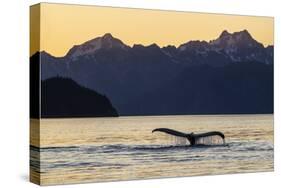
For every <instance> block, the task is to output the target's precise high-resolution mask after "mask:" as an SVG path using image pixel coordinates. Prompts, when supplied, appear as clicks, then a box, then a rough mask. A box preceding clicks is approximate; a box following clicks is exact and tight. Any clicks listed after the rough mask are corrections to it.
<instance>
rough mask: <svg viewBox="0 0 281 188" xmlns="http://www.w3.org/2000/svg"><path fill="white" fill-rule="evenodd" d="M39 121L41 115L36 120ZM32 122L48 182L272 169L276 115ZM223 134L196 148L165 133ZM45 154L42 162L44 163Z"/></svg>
mask: <svg viewBox="0 0 281 188" xmlns="http://www.w3.org/2000/svg"><path fill="white" fill-rule="evenodd" d="M32 121H35V120H32ZM32 121H31V129H40V145H39V144H38V142H36V140H37V141H38V139H39V137H38V135H37V136H36V135H31V147H30V149H31V151H30V154H31V161H30V164H31V172H32V174H35V175H36V176H39V174H40V177H41V184H43V185H51V184H68V183H86V182H102V181H116V180H132V179H150V178H164V177H182V176H196V175H215V174H225V173H245V172H261V171H272V170H273V168H274V164H273V158H274V147H273V144H274V143H273V115H221V116H216V115H210V116H150V117H118V118H79V119H78V118H77V119H75V118H74V119H73V118H70V119H42V120H40V127H38V125H37V124H36V123H34V122H32ZM160 127H162V128H171V129H175V130H179V131H182V132H194V133H201V132H207V131H221V132H223V133H224V134H225V136H226V139H225V140H226V145H221V144H218V145H205V146H203V145H200V146H195V147H190V146H189V145H188V144H187V143H188V142H183V141H182V140H179V139H176V138H175V137H173V136H169V135H166V134H165V133H160V132H154V133H152V132H151V131H152V130H153V129H155V128H160ZM39 158H40V161H41V163H40V165H39Z"/></svg>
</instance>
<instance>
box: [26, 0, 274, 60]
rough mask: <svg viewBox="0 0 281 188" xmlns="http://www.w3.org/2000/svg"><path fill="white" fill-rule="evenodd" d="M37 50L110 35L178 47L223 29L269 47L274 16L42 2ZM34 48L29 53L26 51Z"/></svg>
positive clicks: (62, 50) (64, 48) (59, 52)
mask: <svg viewBox="0 0 281 188" xmlns="http://www.w3.org/2000/svg"><path fill="white" fill-rule="evenodd" d="M40 6H41V7H40V8H41V16H40V17H41V30H40V32H41V33H40V34H41V43H40V51H43V50H44V51H47V52H48V53H50V54H52V55H54V56H58V57H59V56H64V55H65V54H66V53H67V52H68V50H69V49H70V48H72V47H73V46H74V45H79V44H82V43H84V42H86V41H88V40H91V39H93V38H96V37H99V36H103V35H104V34H105V33H111V34H112V35H113V36H114V37H115V38H118V39H120V40H122V41H123V42H124V43H125V44H127V45H129V46H132V45H133V44H142V45H145V46H146V45H150V44H152V43H156V44H157V45H159V46H161V47H163V46H166V45H175V46H179V45H180V44H183V43H186V42H188V41H190V40H205V41H210V40H213V39H216V38H218V37H219V35H220V34H221V32H222V31H223V30H227V31H228V32H230V33H233V32H237V31H242V30H244V29H247V30H248V31H249V33H250V34H251V35H252V37H253V38H254V39H255V40H257V41H259V42H261V43H262V44H264V46H267V45H273V44H274V42H273V41H274V39H273V35H274V33H273V26H274V19H273V18H271V17H257V16H238V15H224V14H208V13H193V12H177V11H161V10H147V9H132V8H112V7H100V6H82V5H66V4H52V3H41V4H40ZM33 53H35V51H33V52H32V51H31V54H33Z"/></svg>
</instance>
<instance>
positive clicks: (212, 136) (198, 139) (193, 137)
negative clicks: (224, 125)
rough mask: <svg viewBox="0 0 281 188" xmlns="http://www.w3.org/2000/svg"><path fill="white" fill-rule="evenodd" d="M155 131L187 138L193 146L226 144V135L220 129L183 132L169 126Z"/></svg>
mask: <svg viewBox="0 0 281 188" xmlns="http://www.w3.org/2000/svg"><path fill="white" fill-rule="evenodd" d="M154 132H163V133H166V134H169V135H172V136H176V137H181V138H186V139H187V140H188V141H189V143H190V145H192V146H194V145H199V144H225V136H224V134H223V133H222V132H219V131H211V132H206V133H200V134H194V133H193V132H192V133H183V132H180V131H176V130H173V129H168V128H157V129H154V130H152V133H154Z"/></svg>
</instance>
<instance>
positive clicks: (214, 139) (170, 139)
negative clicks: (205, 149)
mask: <svg viewBox="0 0 281 188" xmlns="http://www.w3.org/2000/svg"><path fill="white" fill-rule="evenodd" d="M167 144H168V145H176V146H186V145H190V143H189V141H188V139H187V138H183V137H177V136H173V135H167ZM195 144H196V145H225V140H224V139H222V138H221V137H219V136H208V137H203V138H198V139H196V141H195Z"/></svg>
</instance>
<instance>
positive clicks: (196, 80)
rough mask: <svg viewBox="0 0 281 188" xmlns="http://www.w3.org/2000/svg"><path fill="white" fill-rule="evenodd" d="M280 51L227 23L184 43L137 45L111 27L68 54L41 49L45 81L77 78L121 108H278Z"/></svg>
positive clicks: (150, 111) (130, 111) (131, 111)
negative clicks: (276, 61) (216, 32)
mask: <svg viewBox="0 0 281 188" xmlns="http://www.w3.org/2000/svg"><path fill="white" fill-rule="evenodd" d="M273 51H274V47H273V46H267V47H265V46H264V45H263V44H261V43H259V42H258V41H256V40H255V39H254V38H253V37H252V36H251V35H250V33H249V32H248V31H247V30H243V31H239V32H234V33H229V32H227V31H226V30H225V31H223V32H222V33H221V35H220V36H219V37H218V38H217V39H215V40H211V41H209V42H207V41H199V40H195V41H188V42H186V43H184V44H182V45H180V46H178V47H175V46H173V45H168V46H165V47H159V46H158V45H157V44H151V45H148V46H144V45H141V44H135V45H133V46H132V47H130V46H128V45H126V44H124V43H123V42H122V41H121V40H120V39H117V38H115V37H113V36H112V35H111V34H110V33H107V34H105V35H103V36H101V37H97V38H94V39H92V40H89V41H87V42H85V43H83V44H81V45H75V46H73V47H72V48H71V49H70V50H69V51H68V53H67V54H66V55H65V56H64V57H54V56H52V55H51V54H48V53H47V52H45V51H42V52H38V53H37V54H35V55H34V56H36V55H37V56H38V55H39V56H40V66H41V75H40V76H41V80H42V81H44V80H47V79H50V78H54V77H63V78H69V79H71V80H73V81H75V82H76V83H77V84H79V85H81V86H83V87H86V88H88V89H91V90H94V91H95V92H97V93H99V94H101V95H106V96H107V97H108V98H109V100H110V101H111V103H112V105H113V106H114V108H115V109H116V110H117V112H118V114H119V115H172V114H241V113H242V114H243V113H250V114H255V113H273ZM31 58H32V57H31ZM31 63H34V62H31ZM35 63H36V62H35ZM69 95H71V93H69Z"/></svg>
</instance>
